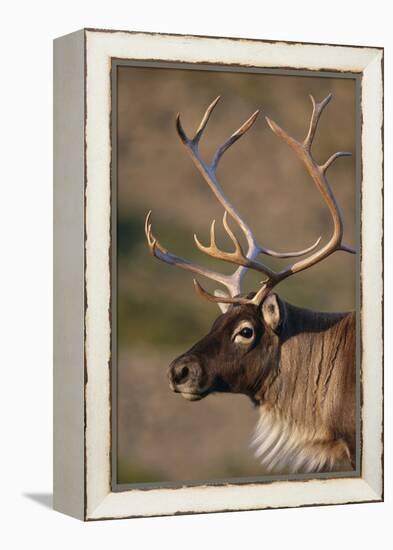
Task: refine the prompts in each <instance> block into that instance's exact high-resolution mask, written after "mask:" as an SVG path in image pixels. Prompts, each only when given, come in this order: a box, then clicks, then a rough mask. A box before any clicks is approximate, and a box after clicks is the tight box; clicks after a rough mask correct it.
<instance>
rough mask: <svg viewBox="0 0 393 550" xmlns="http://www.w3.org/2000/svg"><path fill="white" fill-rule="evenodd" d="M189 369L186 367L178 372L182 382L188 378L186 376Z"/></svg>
mask: <svg viewBox="0 0 393 550" xmlns="http://www.w3.org/2000/svg"><path fill="white" fill-rule="evenodd" d="M189 372H190V371H189V368H188V367H183V368H182V369H181V371H180V377H181V379H182V380H184V379H185V378H188V374H189Z"/></svg>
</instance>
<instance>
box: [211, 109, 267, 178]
mask: <svg viewBox="0 0 393 550" xmlns="http://www.w3.org/2000/svg"><path fill="white" fill-rule="evenodd" d="M258 115H259V109H257V110H256V111H255V113H253V114H252V115H251V116H250V117H249V118H248V119H247V120H246V122H244V123H243V124H242V125H241V126H240V128H238V129H237V130H236V132H233V134H232V135H231V136H230V137H229V138H228V139H227V140H226V141H225V142H224V143H223V144H222V145H221V146H220V147H219V148H218V149H217V151H216V153H215V155H214V157H213V160H212V162H211V167H212V170H214V171H215V170H216V169H217V166H218V163H219V162H220V159H221V157H222V155H223V154H224V153H225V151H227V150H228V149H229V147H231V145H233V144H234V143H236V141H237V140H238V139H240V138H241V137H242V136H243V135H244V134H245V133H246V132H247V131H248V130H249V129H250V128H251V126H252V125H253V124H254V122H255V121H256V119H257V117H258Z"/></svg>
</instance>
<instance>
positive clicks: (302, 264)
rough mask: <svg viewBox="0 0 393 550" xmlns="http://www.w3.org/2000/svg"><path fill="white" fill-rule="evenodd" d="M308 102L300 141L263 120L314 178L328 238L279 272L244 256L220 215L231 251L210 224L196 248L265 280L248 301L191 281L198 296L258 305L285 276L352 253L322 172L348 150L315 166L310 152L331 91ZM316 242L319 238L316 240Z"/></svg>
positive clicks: (338, 212)
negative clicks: (328, 221)
mask: <svg viewBox="0 0 393 550" xmlns="http://www.w3.org/2000/svg"><path fill="white" fill-rule="evenodd" d="M310 98H311V102H312V105H313V112H312V115H311V120H310V125H309V129H308V132H307V136H306V138H305V139H304V140H303V142H299V141H296V140H295V139H294V138H292V137H291V136H290V135H289V134H287V132H285V130H283V129H282V128H280V126H278V124H276V123H275V122H274V121H272V120H270V119H269V118H268V117H266V121H267V123H268V125H269V126H270V128H271V130H272V131H273V132H274V133H275V134H276V135H277V136H278V137H279V138H280V139H282V140H283V141H284V142H285V143H287V144H288V145H289V146H290V147H291V148H292V149H293V151H294V152H295V153H296V155H297V156H298V157H299V159H300V160H301V161H302V163H303V165H304V166H305V168H306V170H307V172H308V173H309V174H310V176H311V178H312V180H313V181H314V183H315V185H316V187H317V189H318V191H319V192H320V193H321V195H322V198H323V200H324V202H325V203H326V205H327V207H328V209H329V211H330V214H331V216H332V220H333V227H334V229H333V235H332V236H331V238H330V240H329V241H328V242H327V243H326V244H325V246H323V247H322V248H321V249H319V250H317V251H316V252H314V253H313V254H311V255H310V256H308V257H307V258H305V259H303V260H299V261H297V262H295V263H293V264H291V265H289V266H288V267H286V268H285V269H283V270H281V271H273V270H272V269H270V268H269V267H267V266H266V265H264V264H263V263H262V262H259V261H256V260H255V258H254V257H251V256H248V255H245V254H244V252H243V250H242V248H241V245H240V243H239V241H238V240H237V238H236V237H235V235H234V234H233V233H232V231H231V230H230V228H229V226H228V224H227V219H226V216H224V226H225V229H226V231H227V233H228V235H229V236H230V238H231V240H232V242H233V243H234V245H235V251H234V252H231V253H228V252H224V251H221V250H220V249H218V247H217V246H216V242H215V234H214V224H213V225H212V228H211V243H210V246H208V247H205V246H203V245H201V244H200V242H199V241H198V240H196V243H197V245H198V247H199V248H200V249H201V250H202V251H203V252H205V253H206V254H209V255H210V256H212V257H214V258H218V259H220V260H224V261H227V262H231V263H235V264H237V265H241V266H243V267H245V268H250V269H254V270H256V271H259V272H261V273H263V274H264V275H266V277H267V278H266V280H264V281H263V282H262V286H261V288H260V289H259V291H258V292H257V294H256V295H255V296H254V298H252V299H251V300H247V299H244V298H241V299H239V298H226V299H225V300H224V299H222V298H219V297H217V296H213V295H211V294H209V293H207V292H206V291H205V290H204V289H203V288H202V287H201V286H200V284H199V283H198V282H197V281H195V280H194V284H195V287H196V290H197V291H198V293H199V294H200V295H202V296H203V297H204V298H207V299H208V300H210V301H213V302H218V301H219V302H220V303H224V302H225V303H242V304H244V303H252V304H260V303H261V302H262V301H263V300H264V298H265V297H266V296H267V295H268V294H269V292H270V291H271V290H272V288H273V287H275V286H276V285H277V284H278V283H279V282H281V281H283V280H284V279H286V278H287V277H289V276H291V275H293V274H295V273H299V272H300V271H304V270H305V269H308V268H309V267H311V266H313V265H315V264H317V263H319V262H320V261H322V260H324V259H325V258H327V257H328V256H330V255H331V254H333V252H336V251H338V250H342V251H344V252H349V253H351V254H354V253H355V250H354V249H352V248H350V247H349V246H346V245H344V244H343V243H342V239H343V221H342V216H341V213H340V209H339V206H338V204H337V201H336V199H335V197H334V195H333V192H332V190H331V187H330V185H329V182H328V180H327V178H326V172H327V170H328V168H329V167H330V166H331V165H332V163H333V162H334V161H335V160H336V159H337V158H339V157H343V156H349V155H351V153H348V152H342V151H339V152H337V153H334V154H333V155H332V156H331V157H330V158H329V159H328V160H327V161H326V162H325V163H324V164H322V165H319V164H318V163H317V162H316V161H315V160H314V158H313V156H312V154H311V146H312V142H313V139H314V136H315V132H316V129H317V126H318V121H319V118H320V116H321V113H322V112H323V110H324V108H325V107H326V105H327V104H328V103H329V101H330V100H331V98H332V94H329V95H328V96H327V97H326V98H325V99H324V100H323V101H321V102H320V103H315V100H314V98H313V96H310ZM317 242H319V240H318V241H317Z"/></svg>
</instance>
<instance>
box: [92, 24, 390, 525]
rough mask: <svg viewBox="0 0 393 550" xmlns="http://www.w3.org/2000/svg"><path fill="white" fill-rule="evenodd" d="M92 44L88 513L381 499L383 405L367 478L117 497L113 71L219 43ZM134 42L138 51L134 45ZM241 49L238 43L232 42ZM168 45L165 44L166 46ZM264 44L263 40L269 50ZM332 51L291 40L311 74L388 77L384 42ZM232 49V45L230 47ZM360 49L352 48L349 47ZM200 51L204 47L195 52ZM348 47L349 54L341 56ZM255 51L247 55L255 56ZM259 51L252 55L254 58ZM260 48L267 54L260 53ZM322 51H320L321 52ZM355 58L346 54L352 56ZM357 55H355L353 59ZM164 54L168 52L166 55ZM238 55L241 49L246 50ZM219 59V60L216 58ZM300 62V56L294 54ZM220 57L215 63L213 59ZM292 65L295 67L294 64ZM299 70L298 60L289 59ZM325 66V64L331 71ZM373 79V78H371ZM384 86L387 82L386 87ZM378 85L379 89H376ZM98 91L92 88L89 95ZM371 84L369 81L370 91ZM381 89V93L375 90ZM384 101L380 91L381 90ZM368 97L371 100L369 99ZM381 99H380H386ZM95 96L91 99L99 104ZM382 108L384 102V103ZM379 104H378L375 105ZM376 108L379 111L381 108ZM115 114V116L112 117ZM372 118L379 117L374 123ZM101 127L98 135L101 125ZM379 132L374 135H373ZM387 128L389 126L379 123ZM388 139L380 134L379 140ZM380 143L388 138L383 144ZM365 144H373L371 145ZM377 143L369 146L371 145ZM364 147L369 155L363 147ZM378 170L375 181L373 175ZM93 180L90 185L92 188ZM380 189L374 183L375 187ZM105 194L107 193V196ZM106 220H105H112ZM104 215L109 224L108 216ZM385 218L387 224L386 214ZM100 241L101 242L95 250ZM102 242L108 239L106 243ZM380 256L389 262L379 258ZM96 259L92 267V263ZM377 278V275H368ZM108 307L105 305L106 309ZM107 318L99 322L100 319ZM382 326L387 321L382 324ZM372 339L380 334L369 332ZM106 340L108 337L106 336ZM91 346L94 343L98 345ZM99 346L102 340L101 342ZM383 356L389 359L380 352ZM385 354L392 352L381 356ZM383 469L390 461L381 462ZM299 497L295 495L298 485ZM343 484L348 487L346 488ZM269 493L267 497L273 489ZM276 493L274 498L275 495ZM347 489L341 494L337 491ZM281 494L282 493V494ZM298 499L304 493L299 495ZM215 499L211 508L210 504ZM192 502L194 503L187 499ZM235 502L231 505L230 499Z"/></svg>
mask: <svg viewBox="0 0 393 550" xmlns="http://www.w3.org/2000/svg"><path fill="white" fill-rule="evenodd" d="M86 37H87V46H86V52H87V53H86V56H87V64H88V76H89V78H88V83H87V102H88V106H89V116H88V126H87V139H88V136H89V133H91V136H92V138H93V137H94V139H92V141H91V143H88V153H89V155H88V156H89V163H88V169H87V180H88V185H87V193H86V198H87V206H86V208H87V210H86V212H87V218H86V228H87V242H86V247H87V256H86V257H87V271H86V284H87V290H88V297H90V298H92V300H89V309H88V311H87V317H86V330H87V338H86V349H87V352H88V353H86V357H87V367H88V371H89V380H88V384H87V386H86V416H87V431H86V461H87V473H88V475H87V477H86V490H87V510H86V519H90V520H95V519H109V518H121V517H143V516H154V515H173V514H175V515H176V514H182V513H203V512H218V511H226V510H227V511H229V510H231V511H232V510H239V511H240V510H251V509H262V508H281V507H296V506H299V505H300V506H310V505H311V506H313V505H323V504H328V505H329V504H346V503H355V502H376V501H380V500H381V497H382V495H381V493H382V483H381V482H382V469H381V468H380V467H379V466H377V468H375V460H376V459H377V460H379V461H380V453H379V451H381V450H382V445H381V440H380V427H381V422H380V421H382V416H381V414H380V412H381V411H380V410H378V411H377V414H376V416H375V417H374V419H370V422H366V423H365V425H366V428H367V444H368V446H369V447H370V444H371V445H372V444H373V443H376V442H377V439H379V442H378V443H377V445H376V447H375V449H373V450H371V449H370V450H371V452H370V453H367V457H366V462H365V463H364V466H365V469H364V475H362V477H361V478H357V479H349V478H347V479H343V480H340V481H339V482H338V483H336V481H335V480H329V481H317V480H316V481H314V482H308V483H307V484H304V485H303V484H302V485H303V486H304V488H305V492H306V493H307V494H306V495H304V496H303V497H302V499H301V501H300V503H299V500H298V497H297V495H298V489H299V488H300V485H298V484H297V485H294V484H293V482H287V484H280V483H279V482H276V483H275V484H274V485H273V486H271V487H269V491H268V492H264V494H262V492H260V487H255V486H254V487H252V486H251V487H249V491H250V493H253V499H251V500H250V497H249V496H247V499H246V500H247V502H246V501H245V500H243V498H244V494H243V491H242V489H241V488H240V487H234V486H229V487H227V488H224V489H223V490H224V491H225V493H226V494H225V498H223V494H222V490H221V489H220V488H211V489H210V488H207V487H203V486H201V487H198V488H188V487H184V488H181V489H178V490H177V491H166V490H164V489H160V490H152V491H138V490H134V491H125V492H122V493H113V492H111V491H110V464H109V456H110V452H109V447H108V441H109V439H110V433H109V429H110V422H109V415H108V410H107V404H108V396H109V391H110V385H109V379H108V376H109V374H108V372H109V371H108V361H109V360H110V350H109V345H108V341H109V340H107V334H109V330H110V327H109V325H108V316H107V311H109V306H108V304H109V275H108V273H107V272H106V271H105V270H104V269H101V270H100V271H101V273H100V276H99V277H97V275H98V273H97V271H96V269H93V268H94V267H97V266H101V267H102V268H103V267H104V266H105V267H106V265H107V259H108V251H109V239H108V235H109V231H108V227H107V224H108V219H107V218H106V217H105V218H104V216H107V215H108V214H109V206H108V196H109V195H108V190H107V181H108V180H109V175H108V174H109V172H108V170H109V168H108V167H109V165H110V161H109V160H108V159H109V157H108V150H109V145H108V144H109V143H110V139H109V130H108V128H107V126H106V124H105V121H104V122H103V120H102V114H103V113H104V115H105V117H107V118H109V113H110V108H109V103H108V101H109V100H108V98H109V97H110V86H109V76H108V75H109V71H110V60H111V58H128V57H129V55H130V54H129V52H130V51H132V54H133V59H134V58H135V59H143V58H144V55H146V51H149V53H150V54H151V53H152V52H156V51H158V52H160V53H159V56H158V57H157V59H156V58H154V61H156V60H157V61H158V60H159V58H161V57H162V58H163V59H166V60H169V61H171V62H172V61H175V62H176V61H178V57H177V56H178V55H179V53H178V52H179V48H180V47H183V53H182V58H183V57H184V61H186V62H188V63H198V62H200V61H201V60H203V59H206V57H205V58H204V57H203V55H204V48H205V49H206V50H207V47H208V46H209V45H210V39H209V38H206V39H201V38H199V39H198V38H195V37H174V36H165V39H164V38H163V36H162V35H161V36H160V35H148V34H144V33H136V34H127V35H126V34H125V33H121V32H119V33H113V34H111V33H105V32H102V31H101V32H100V31H92V30H87V31H86ZM191 42H194V44H191ZM222 42H223V43H225V45H226V46H228V49H226V50H225V55H224V54H223V50H221V49H220V51H216V52H215V55H219V54H220V55H221V54H222V56H223V57H224V58H225V59H229V58H230V59H232V61H231V63H233V64H236V63H237V62H239V61H238V59H237V57H236V56H235V57H236V60H235V59H233V57H232V58H231V57H230V56H231V55H233V54H234V49H233V48H232V46H234V44H233V40H231V39H223V40H222ZM260 42H261V44H262V45H263V47H264V48H265V50H266V51H264V52H262V53H264V55H265V54H267V53H269V51H270V49H271V47H272V44H270V43H269V44H268V43H266V42H264V41H263V40H261V41H260ZM191 45H193V46H197V49H196V50H195V49H194V50H193V49H192V48H191ZM131 46H132V47H131ZM230 46H231V47H230ZM242 46H243V48H242V52H243V55H245V53H244V48H245V47H246V46H247V48H246V49H247V50H249V51H248V54H249V58H248V59H249V62H247V63H240V62H239V63H240V64H245V65H247V66H254V64H255V63H254V59H255V60H257V61H258V63H262V60H263V59H264V55H262V53H261V49H258V51H256V49H255V50H254V45H251V44H249V43H247V44H244V43H243V44H242ZM283 46H284V44H283V43H277V48H278V50H279V51H278V53H277V52H276V58H275V59H274V60H271V59H270V58H269V60H270V61H269V62H270V64H271V66H273V67H274V68H277V65H280V66H281V64H282V63H283V59H284V57H283V54H284V53H285V52H286V51H287V50H286V49H285V51H284V49H283ZM157 48H158V49H157ZM261 48H262V46H261ZM316 48H318V50H319V51H320V53H321V54H323V58H324V62H323V63H320V62H319V61H318V62H317V61H315V55H314V54H315V49H316ZM338 48H339V49H338V50H337V47H333V48H330V47H326V46H311V45H310V46H303V45H301V44H296V45H291V46H290V48H289V49H288V51H290V53H291V54H292V55H294V54H295V53H296V52H297V51H298V50H299V52H300V51H301V52H302V59H303V61H304V63H303V65H302V64H301V63H299V66H298V62H297V60H296V64H295V65H294V68H296V69H297V68H302V67H304V65H306V66H308V64H311V67H309V68H308V70H327V69H329V70H330V69H332V68H334V67H337V65H338V66H339V68H337V70H340V71H349V70H351V71H352V72H359V73H363V76H364V77H366V78H365V79H364V80H363V84H366V85H367V86H368V84H369V78H370V76H376V77H377V79H378V78H380V76H381V75H380V74H377V73H378V71H373V70H372V67H373V64H374V62H375V61H376V58H378V56H380V55H381V53H382V52H381V50H380V49H376V48H369V47H365V48H356V49H355V48H351V47H347V46H342V47H338ZM228 50H229V51H228ZM349 50H351V51H349ZM195 52H196V53H195ZM209 52H210V56H211V55H212V52H211V49H210V50H209ZM338 52H340V56H337V53H338ZM246 53H247V52H246ZM251 54H252V55H251ZM257 54H258V55H257ZM311 54H312V55H311ZM344 54H345V55H344ZM349 54H350V55H349ZM157 55H158V54H157ZM236 55H239V54H238V53H237V52H236ZM209 59H210V57H209ZM293 59H295V57H293ZM211 62H214V60H211ZM285 62H286V65H285V66H286V67H287V66H288V61H285ZM289 65H290V66H291V67H292V64H291V63H289ZM321 65H322V67H321ZM366 81H367V82H366ZM378 85H379V83H378ZM371 88H373V85H371ZM89 89H90V92H89ZM97 89H100V92H101V91H102V90H104V91H103V96H100V97H99V96H97V94H96V93H93V90H97ZM364 91H365V88H364V87H363V92H364ZM373 91H374V92H377V94H378V90H377V89H376V88H373ZM368 98H369V99H370V100H372V98H373V94H372V93H371V94H368ZM374 98H375V96H374ZM363 99H364V98H363ZM377 99H378V100H379V96H378V97H377ZM89 101H90V103H91V104H90V103H89ZM377 108H378V107H377ZM374 109H375V106H374ZM374 112H375V111H374ZM105 120H106V119H105ZM369 120H370V119H369ZM366 127H367V132H366V134H364V136H366V141H367V143H370V140H369V138H370V137H371V136H374V137H375V135H376V134H375V133H374V131H373V129H372V125H371V126H370V125H369V124H366ZM94 130H95V131H94ZM370 130H371V131H370ZM377 130H378V131H380V129H377ZM377 142H378V138H377ZM378 143H379V142H378ZM363 145H364V141H363ZM365 149H367V148H365ZM363 152H364V151H363ZM378 160H379V159H377V158H376V156H375V155H373V156H372V157H371V159H370V161H369V162H368V163H367V164H366V168H367V171H368V175H367V177H366V181H368V182H370V181H372V180H373V177H377V181H379V180H380V177H379V176H380V166H379V165H378ZM370 176H371V177H370ZM89 180H90V184H89ZM93 182H94V193H93V192H92V188H91V187H92V183H93ZM368 190H370V192H371V188H370V187H368ZM97 193H98V194H99V195H100V196H99V197H98V196H97ZM373 198H374V200H373V201H372V203H373V206H374V208H375V210H374V212H373V213H377V214H379V213H380V203H379V201H378V199H377V200H375V197H373ZM104 219H105V221H104V222H103V220H104ZM99 220H100V222H101V223H100V224H99V223H98V221H99ZM376 223H380V220H379V218H378V219H377V220H376ZM93 245H95V246H93ZM97 245H100V246H99V247H98V246H97ZM376 256H377V260H380V259H381V258H379V257H378V253H377V254H376ZM90 263H91V265H89V264H90ZM381 267H382V265H381V263H379V261H377V264H376V269H375V268H374V269H372V270H370V275H371V278H372V277H379V276H380V272H381ZM367 278H368V277H367ZM379 285H380V280H379V281H378V286H377V290H376V293H375V294H374V293H373V297H374V298H375V296H376V295H378V297H379V296H380V294H379V289H380V286H379ZM100 306H101V309H100ZM371 309H372V311H373V312H374V313H376V314H377V317H378V320H377V321H376V323H374V324H373V327H372V331H371V333H373V336H376V337H377V339H378V343H377V346H378V348H379V346H380V342H381V340H379V338H378V336H379V334H377V332H378V327H380V318H379V316H378V313H379V308H378V307H376V308H371ZM97 312H100V313H101V315H100V318H101V319H99V318H98V316H97ZM98 321H99V322H98ZM378 323H379V324H378ZM368 335H370V332H368ZM97 337H99V338H98V340H97ZM97 342H100V345H99V348H100V349H95V348H96V344H97ZM89 343H90V344H91V346H89ZM93 344H94V345H93ZM377 359H379V355H378V358H377ZM381 359H382V358H381ZM367 371H368V372H367V375H366V382H367V385H368V384H370V392H367V396H366V403H365V408H364V410H365V411H366V409H367V411H366V412H367V416H368V417H369V418H370V413H371V415H372V414H373V413H375V411H376V409H375V405H373V403H375V400H374V399H373V398H377V399H378V398H380V397H381V388H382V386H381V384H380V382H381V381H382V376H381V375H380V374H379V373H378V376H377V379H375V378H374V377H372V376H371V377H370V374H371V372H370V370H369V369H367ZM379 464H380V465H381V463H380V462H379ZM284 485H285V495H286V496H285V502H283V499H282V496H281V495H280V494H275V495H272V494H270V493H273V492H274V490H273V489H277V490H279V488H280V487H282V488H284ZM289 490H290V491H291V494H290V495H288V491H289ZM338 490H339V492H337V491H338ZM265 493H266V494H265ZM267 493H269V494H267ZM229 495H231V499H232V502H236V507H233V506H231V505H228V497H229ZM337 495H339V496H337ZM273 497H274V498H273ZM295 497H296V498H295ZM207 501H208V502H209V504H208V505H207V504H206V503H207ZM186 502H187V505H186ZM224 503H225V505H224Z"/></svg>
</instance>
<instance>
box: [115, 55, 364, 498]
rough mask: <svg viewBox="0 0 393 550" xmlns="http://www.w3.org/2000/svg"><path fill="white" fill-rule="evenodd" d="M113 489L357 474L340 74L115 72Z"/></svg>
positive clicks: (348, 179)
mask: <svg viewBox="0 0 393 550" xmlns="http://www.w3.org/2000/svg"><path fill="white" fill-rule="evenodd" d="M115 84H116V93H115V116H114V123H113V136H114V137H113V139H112V144H113V146H114V149H113V151H114V154H113V164H114V172H113V174H114V177H113V186H114V187H113V189H114V192H113V197H114V198H115V202H116V205H115V215H114V216H113V220H112V222H113V225H112V231H113V232H114V233H115V235H116V246H115V249H114V254H113V266H112V268H113V273H115V282H116V285H115V286H116V292H115V298H114V304H113V308H112V310H113V311H112V315H113V316H114V318H115V320H116V323H115V326H116V330H115V332H114V334H113V335H112V338H113V342H114V346H115V354H114V357H115V359H116V360H115V361H114V362H113V364H112V369H114V374H115V375H114V378H113V385H112V407H114V411H115V415H114V422H113V425H112V431H113V432H114V433H115V438H114V441H115V444H114V447H113V450H112V452H113V455H114V460H113V464H114V482H115V485H116V487H117V489H119V490H121V488H122V487H124V488H129V487H130V486H139V485H140V484H142V485H146V486H149V484H152V485H154V484H155V485H160V484H161V485H162V484H168V483H169V484H171V483H172V484H175V485H176V484H187V483H190V484H196V483H206V482H213V483H225V482H228V480H230V481H233V482H244V481H247V480H254V481H255V480H256V481H261V482H263V481H264V480H269V479H274V476H278V478H280V476H281V477H282V476H284V478H288V479H289V478H293V476H295V477H296V476H297V475H303V476H304V475H307V476H310V478H312V477H313V476H315V475H320V474H323V475H331V476H335V475H340V474H341V473H345V475H346V476H348V475H351V474H353V475H355V474H356V473H357V468H358V464H359V453H360V449H359V429H358V422H359V418H358V417H359V410H358V409H359V407H358V400H359V391H360V390H359V375H358V360H357V355H358V351H357V350H358V348H359V336H358V329H357V327H358V322H359V313H358V309H359V308H358V293H359V284H360V283H359V270H358V260H359V258H358V256H359V254H358V253H357V250H358V249H359V243H358V240H359V233H360V232H359V228H358V223H357V220H358V218H359V212H358V210H359V209H358V191H357V189H358V181H357V179H358V168H357V166H358V160H359V156H360V151H359V143H358V142H357V139H356V135H357V129H358V125H359V114H358V113H359V110H358V105H357V102H358V99H357V97H358V96H357V94H358V92H357V88H356V86H357V84H356V81H355V79H353V78H350V77H349V76H348V75H347V76H345V75H340V74H337V75H323V74H318V73H316V74H302V75H295V74H285V73H284V74H283V73H281V74H278V73H275V72H274V71H270V72H269V73H266V72H255V71H252V70H250V71H244V70H243V71H240V70H235V69H232V70H228V69H225V68H224V67H221V68H220V67H217V68H214V67H210V68H207V67H199V68H195V67H194V68H190V67H181V66H176V67H175V66H173V67H170V66H162V67H159V66H155V67H153V66H151V67H149V66H135V64H134V65H132V64H126V63H125V64H124V66H121V67H119V68H118V72H117V79H116V83H115Z"/></svg>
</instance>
